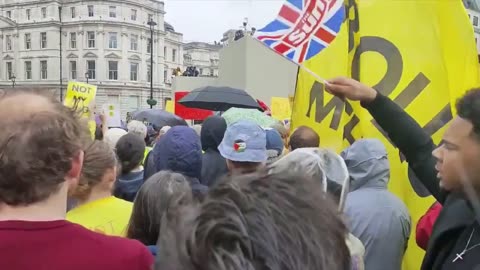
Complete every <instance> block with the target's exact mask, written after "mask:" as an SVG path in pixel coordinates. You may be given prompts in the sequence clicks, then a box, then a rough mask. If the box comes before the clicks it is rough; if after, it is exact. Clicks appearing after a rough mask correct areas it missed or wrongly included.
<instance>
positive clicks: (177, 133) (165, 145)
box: [153, 126, 208, 197]
mask: <svg viewBox="0 0 480 270" xmlns="http://www.w3.org/2000/svg"><path fill="white" fill-rule="evenodd" d="M153 160H154V162H155V167H156V171H157V172H159V171H164V170H168V171H173V172H176V173H180V174H182V175H184V176H185V177H186V178H187V180H188V181H189V182H190V186H191V187H192V192H193V194H194V195H198V196H203V195H204V194H206V193H207V191H208V188H207V187H206V186H204V185H202V184H200V181H199V179H200V176H201V172H202V149H201V145H200V138H199V137H198V135H197V133H196V132H195V131H194V130H193V129H192V128H190V127H186V126H176V127H173V128H171V129H170V130H169V131H168V132H167V133H166V134H165V135H163V136H162V138H161V139H160V141H159V142H158V143H157V144H156V145H155V147H154V148H153ZM198 196H197V197H198Z"/></svg>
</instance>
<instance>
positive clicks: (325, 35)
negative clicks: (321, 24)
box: [315, 28, 335, 44]
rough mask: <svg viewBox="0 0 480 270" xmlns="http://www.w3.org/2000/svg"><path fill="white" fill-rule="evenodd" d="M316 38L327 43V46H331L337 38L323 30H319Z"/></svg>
mask: <svg viewBox="0 0 480 270" xmlns="http://www.w3.org/2000/svg"><path fill="white" fill-rule="evenodd" d="M315 36H316V37H317V38H319V39H321V40H323V41H325V42H326V43H327V44H330V43H331V42H332V41H333V40H334V39H335V36H334V35H333V34H332V33H330V32H328V31H327V30H325V29H323V28H320V29H318V31H317V33H315Z"/></svg>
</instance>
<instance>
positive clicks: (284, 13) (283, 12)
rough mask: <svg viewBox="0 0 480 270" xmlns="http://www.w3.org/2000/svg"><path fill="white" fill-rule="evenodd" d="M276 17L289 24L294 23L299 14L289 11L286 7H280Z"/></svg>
mask: <svg viewBox="0 0 480 270" xmlns="http://www.w3.org/2000/svg"><path fill="white" fill-rule="evenodd" d="M278 15H279V16H280V17H282V18H284V19H285V20H287V21H289V22H291V23H295V22H296V21H297V19H298V17H300V13H298V12H297V11H295V10H293V9H291V8H290V7H289V6H287V5H283V6H282V9H280V13H279V14H278Z"/></svg>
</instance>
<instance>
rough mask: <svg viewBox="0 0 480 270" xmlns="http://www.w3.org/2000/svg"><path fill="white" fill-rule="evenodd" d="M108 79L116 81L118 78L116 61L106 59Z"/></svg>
mask: <svg viewBox="0 0 480 270" xmlns="http://www.w3.org/2000/svg"><path fill="white" fill-rule="evenodd" d="M108 79H109V80H113V81H116V80H118V62H117V61H108Z"/></svg>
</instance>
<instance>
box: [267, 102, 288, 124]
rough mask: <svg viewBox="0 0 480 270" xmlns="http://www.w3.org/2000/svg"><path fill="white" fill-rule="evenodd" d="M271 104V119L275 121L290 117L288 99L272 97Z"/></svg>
mask: <svg viewBox="0 0 480 270" xmlns="http://www.w3.org/2000/svg"><path fill="white" fill-rule="evenodd" d="M271 104H272V105H271V106H270V111H271V113H272V117H273V118H275V119H277V120H285V119H290V117H291V115H292V110H291V107H290V101H289V99H288V98H282V97H272V103H271Z"/></svg>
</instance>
